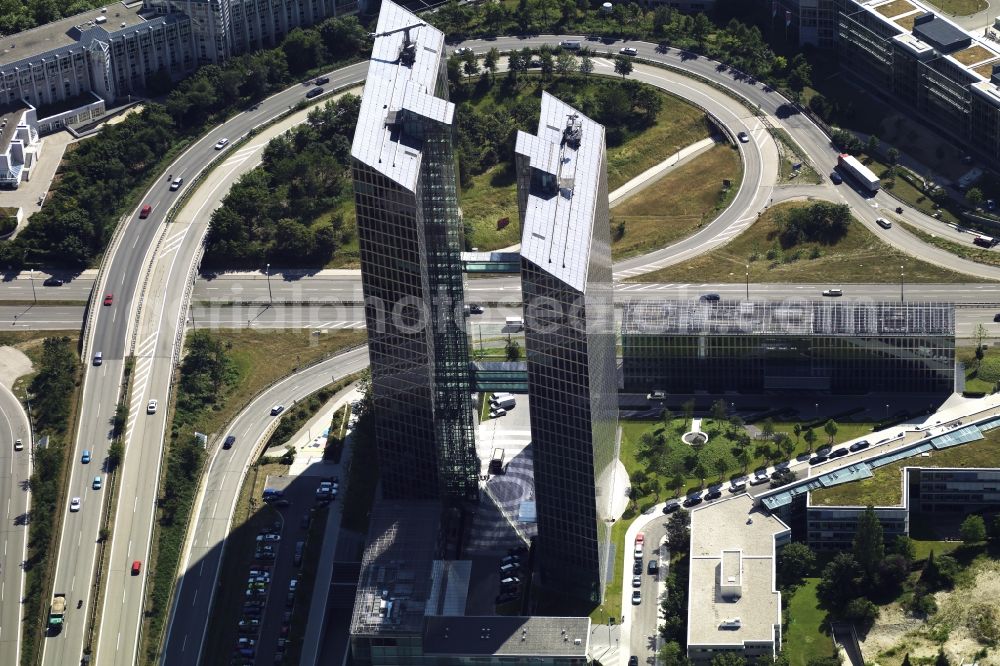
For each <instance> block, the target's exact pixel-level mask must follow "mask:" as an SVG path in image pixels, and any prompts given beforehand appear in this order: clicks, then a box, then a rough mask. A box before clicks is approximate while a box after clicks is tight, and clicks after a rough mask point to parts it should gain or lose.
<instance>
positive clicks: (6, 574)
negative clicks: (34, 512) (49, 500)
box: [0, 384, 33, 664]
mask: <svg viewBox="0 0 1000 666" xmlns="http://www.w3.org/2000/svg"><path fill="white" fill-rule="evenodd" d="M18 439H20V440H21V442H22V443H23V445H24V449H23V450H22V451H15V450H14V442H15V441H16V440H18ZM32 444H33V443H32V441H31V428H30V427H29V425H28V415H27V414H26V413H25V411H24V408H23V407H22V406H21V401H20V400H18V399H17V397H16V396H15V395H14V394H13V393H12V392H11V390H10V389H9V388H7V387H6V386H5V385H2V384H0V664H18V663H20V660H21V652H20V641H19V640H18V639H19V637H20V628H21V600H22V599H23V598H24V569H23V568H22V566H21V565H22V563H23V562H24V560H25V555H26V553H25V547H26V539H27V516H28V502H29V500H30V497H29V493H28V478H29V477H30V476H31V452H32V449H33V447H32Z"/></svg>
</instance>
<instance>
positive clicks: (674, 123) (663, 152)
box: [345, 77, 709, 251]
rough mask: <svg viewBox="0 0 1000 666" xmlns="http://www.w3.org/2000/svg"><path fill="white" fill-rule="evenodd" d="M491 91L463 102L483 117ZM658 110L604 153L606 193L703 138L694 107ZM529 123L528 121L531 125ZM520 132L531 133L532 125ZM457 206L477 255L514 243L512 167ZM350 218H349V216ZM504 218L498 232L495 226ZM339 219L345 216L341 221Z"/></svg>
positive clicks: (523, 93) (672, 101)
mask: <svg viewBox="0 0 1000 666" xmlns="http://www.w3.org/2000/svg"><path fill="white" fill-rule="evenodd" d="M592 86H593V83H592V82H590V81H586V80H583V79H557V80H555V81H552V82H549V83H547V84H542V85H540V84H539V82H538V80H537V79H535V78H534V77H532V78H531V79H529V82H528V83H527V84H522V86H521V88H520V89H519V97H522V98H532V102H533V103H536V104H537V99H538V98H540V91H541V89H543V88H547V89H549V90H550V91H553V90H554V91H555V92H556V93H557V94H563V95H568V96H569V97H567V99H569V98H571V97H572V96H574V95H579V96H586V95H588V94H590V93H589V91H590V88H591V87H592ZM501 91H502V86H500V85H496V86H494V87H493V88H492V89H489V90H487V91H485V94H483V95H481V96H479V97H474V98H471V99H470V100H469V101H470V102H471V103H472V104H473V106H474V107H475V108H476V109H477V110H480V111H486V110H488V109H489V108H491V107H492V106H494V105H496V104H497V103H498V102H499V101H502V102H504V103H507V102H509V100H497V99H496V98H495V97H494V96H495V95H497V94H502V92H501ZM657 94H658V95H659V96H660V98H661V100H662V102H663V105H662V108H661V109H660V112H659V113H658V114H657V117H656V123H655V124H654V125H652V126H651V127H648V128H646V129H645V130H643V131H642V132H639V133H637V134H632V135H631V136H626V137H625V139H624V141H622V143H621V144H620V145H609V146H608V149H607V170H608V190H609V191H614V190H615V189H617V188H618V187H620V186H622V185H623V184H625V183H626V182H628V181H629V180H631V179H632V178H634V177H636V176H637V175H639V174H640V173H642V172H643V171H645V170H647V169H649V168H650V167H652V166H655V165H657V164H659V163H660V162H662V161H663V160H665V159H667V158H668V157H670V156H671V155H672V154H674V153H675V152H677V151H678V150H680V149H681V148H684V147H686V146H689V145H691V144H692V143H695V142H696V141H700V140H701V139H704V138H705V137H707V136H709V129H708V124H707V121H706V117H705V114H704V113H703V112H702V111H701V110H700V109H698V108H697V107H695V106H693V105H691V104H688V103H687V102H686V101H684V100H682V99H680V98H679V97H674V96H673V95H668V94H666V93H663V92H660V91H657ZM533 122H534V121H533ZM522 129H526V130H529V131H531V132H534V131H535V130H536V129H537V127H535V126H534V125H532V126H530V127H524V128H522ZM459 205H460V206H461V208H462V215H463V217H464V220H465V223H466V225H467V229H468V230H469V233H468V234H467V236H466V241H467V243H468V244H469V245H470V246H471V247H477V248H479V249H480V250H482V251H488V250H495V249H498V248H502V247H508V246H510V245H514V244H516V243H519V242H520V240H521V227H520V224H519V223H518V212H517V186H516V183H515V176H514V168H513V164H512V163H503V162H502V163H500V164H497V165H495V166H493V167H491V168H489V169H488V170H487V171H486V172H485V173H482V174H477V175H474V176H472V186H471V187H468V188H465V189H462V190H460V191H459ZM351 217H353V215H352V216H351ZM503 218H508V219H509V220H510V223H509V224H508V225H507V226H506V227H505V228H503V229H498V228H497V221H498V220H501V219H503ZM345 219H347V218H346V216H345Z"/></svg>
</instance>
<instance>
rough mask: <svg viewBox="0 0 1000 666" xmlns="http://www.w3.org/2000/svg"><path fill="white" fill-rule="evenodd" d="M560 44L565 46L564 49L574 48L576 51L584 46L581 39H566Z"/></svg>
mask: <svg viewBox="0 0 1000 666" xmlns="http://www.w3.org/2000/svg"><path fill="white" fill-rule="evenodd" d="M559 46H561V47H563V48H564V49H573V50H575V51H576V50H579V49H580V47H581V46H583V44H582V43H581V42H580V40H579V39H564V40H563V41H561V42H559Z"/></svg>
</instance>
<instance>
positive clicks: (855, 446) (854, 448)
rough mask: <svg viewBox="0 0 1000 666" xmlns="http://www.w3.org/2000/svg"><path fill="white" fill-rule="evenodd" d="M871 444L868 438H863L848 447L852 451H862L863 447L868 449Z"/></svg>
mask: <svg viewBox="0 0 1000 666" xmlns="http://www.w3.org/2000/svg"><path fill="white" fill-rule="evenodd" d="M869 446H871V444H869V443H868V440H867V439H863V440H861V441H860V442H854V443H853V444H851V445H850V446H849V447H848V448H849V449H850V450H851V451H861V450H863V449H867V448H868V447H869Z"/></svg>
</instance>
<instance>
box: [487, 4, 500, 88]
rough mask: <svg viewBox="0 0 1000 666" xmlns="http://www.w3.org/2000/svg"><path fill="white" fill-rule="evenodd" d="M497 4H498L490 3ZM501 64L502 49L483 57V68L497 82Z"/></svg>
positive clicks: (494, 50) (495, 49)
mask: <svg viewBox="0 0 1000 666" xmlns="http://www.w3.org/2000/svg"><path fill="white" fill-rule="evenodd" d="M490 4H497V3H490ZM499 64H500V49H498V48H497V47H495V46H494V47H493V48H491V49H490V50H489V51H487V52H486V55H485V56H484V57H483V68H484V69H485V70H486V71H487V72H489V73H490V78H491V79H493V80H495V79H496V76H497V66H498V65H499Z"/></svg>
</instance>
